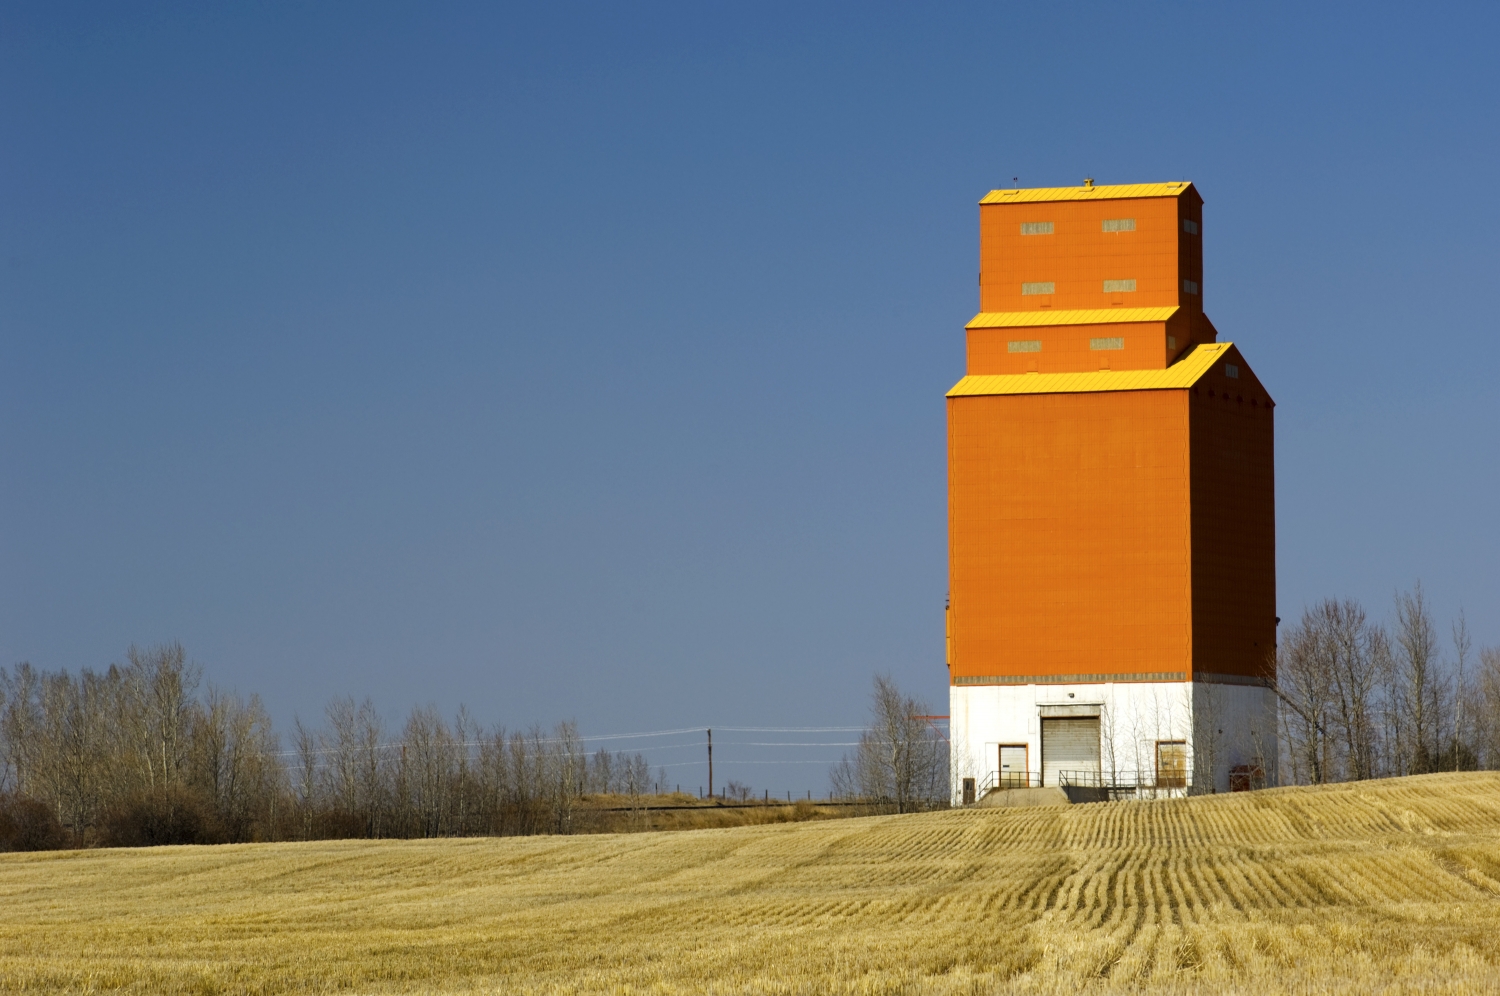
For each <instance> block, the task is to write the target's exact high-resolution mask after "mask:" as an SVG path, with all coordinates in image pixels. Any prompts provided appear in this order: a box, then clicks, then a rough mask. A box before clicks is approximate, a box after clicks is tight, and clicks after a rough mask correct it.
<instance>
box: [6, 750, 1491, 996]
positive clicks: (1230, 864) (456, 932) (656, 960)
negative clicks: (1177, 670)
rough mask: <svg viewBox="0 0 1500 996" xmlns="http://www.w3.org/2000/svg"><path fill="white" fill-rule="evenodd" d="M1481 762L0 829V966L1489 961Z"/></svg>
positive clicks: (1422, 972) (134, 974)
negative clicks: (690, 818)
mask: <svg viewBox="0 0 1500 996" xmlns="http://www.w3.org/2000/svg"><path fill="white" fill-rule="evenodd" d="M1497 966H1500V776H1497V775H1493V774H1465V775H1432V776H1425V777H1421V778H1409V779H1399V780H1391V781H1385V782H1373V783H1365V784H1359V785H1345V786H1335V787H1329V788H1322V789H1279V790H1273V791H1268V792H1259V793H1253V794H1242V795H1233V796H1221V797H1214V798H1202V799H1190V800H1180V801H1173V802H1153V803H1131V804H1127V803H1116V804H1106V805H1093V806H1076V807H1071V808H1070V807H1056V808H1039V809H1009V810H1006V809H992V810H973V811H954V812H945V813H933V814H926V815H918V816H887V817H868V818H860V819H849V820H834V821H825V822H813V823H790V824H779V825H777V824H773V825H765V826H749V827H738V828H734V829H725V830H699V831H679V832H672V833H640V834H623V835H599V836H588V837H530V838H511V839H500V840H493V839H477V840H433V841H400V842H396V841H341V842H326V843H311V844H263V845H245V846H219V847H180V848H158V849H152V850H135V851H85V852H58V853H49V854H30V855H21V854H10V855H0V990H3V991H21V992H43V991H45V992H52V991H91V992H100V991H115V990H126V991H131V992H141V993H147V992H150V993H213V992H249V993H279V992H308V991H314V992H322V991H341V992H372V993H374V992H445V993H469V992H505V993H562V992H611V993H740V992H755V993H808V994H813V993H921V994H928V993H931V994H949V993H988V992H999V993H1009V992H1017V993H1031V992H1037V993H1069V994H1072V993H1079V992H1088V991H1098V992H1137V991H1147V992H1183V993H1186V992H1199V991H1201V992H1243V993H1263V992H1309V993H1311V992H1349V993H1355V992H1361V993H1363V992H1403V991H1421V992H1426V993H1439V992H1441V993H1480V992H1494V991H1500V967H1497Z"/></svg>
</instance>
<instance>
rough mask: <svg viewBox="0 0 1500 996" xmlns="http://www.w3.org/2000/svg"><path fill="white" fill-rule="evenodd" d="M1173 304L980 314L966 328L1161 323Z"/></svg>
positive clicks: (1171, 309) (1169, 316)
mask: <svg viewBox="0 0 1500 996" xmlns="http://www.w3.org/2000/svg"><path fill="white" fill-rule="evenodd" d="M1177 311H1178V307H1177V305H1175V304H1172V305H1167V306H1166V307H1162V308H1080V309H1076V310H1073V311H1067V310H1063V311H1053V310H1051V309H1050V308H1044V309H1038V310H1036V311H981V312H980V313H979V314H977V315H975V316H974V319H973V321H971V322H969V324H968V325H965V326H964V328H966V329H1024V328H1040V327H1041V326H1043V325H1113V324H1118V323H1120V322H1164V321H1166V320H1167V319H1169V318H1171V317H1172V316H1173V315H1175V314H1177Z"/></svg>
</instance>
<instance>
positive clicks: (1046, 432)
mask: <svg viewBox="0 0 1500 996" xmlns="http://www.w3.org/2000/svg"><path fill="white" fill-rule="evenodd" d="M1188 415H1189V404H1188V392H1186V391H1130V392H1108V393H1082V394H1043V395H1004V396H994V397H966V398H950V399H949V400H948V425H949V441H948V467H949V492H948V505H949V508H948V523H949V556H950V572H951V577H950V583H951V592H950V608H949V617H950V627H951V634H952V644H951V655H952V676H953V677H954V678H958V677H961V676H994V675H1066V674H1081V673H1102V672H1114V673H1136V672H1174V671H1181V672H1188V671H1190V670H1191V665H1192V639H1193V629H1192V611H1191V610H1192V600H1191V588H1192V582H1193V577H1192V571H1191V555H1192V547H1191V524H1192V519H1191V515H1190V502H1191V487H1192V481H1191V465H1190V459H1189V451H1190V447H1189V422H1188Z"/></svg>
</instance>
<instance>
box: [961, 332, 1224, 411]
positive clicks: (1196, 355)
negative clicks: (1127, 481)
mask: <svg viewBox="0 0 1500 996" xmlns="http://www.w3.org/2000/svg"><path fill="white" fill-rule="evenodd" d="M1233 345H1234V343H1232V342H1214V343H1207V344H1205V345H1201V346H1197V347H1196V348H1194V349H1193V351H1192V352H1191V353H1189V354H1187V355H1186V356H1184V357H1183V358H1182V359H1180V360H1178V361H1177V362H1176V363H1174V364H1172V365H1171V366H1170V367H1167V368H1166V369H1165V370H1089V371H1084V372H1079V373H1024V374H979V375H977V376H973V377H965V378H964V379H963V380H961V381H959V382H958V383H957V384H955V385H953V390H951V391H949V392H948V397H950V398H971V397H978V396H982V395H994V394H1080V393H1085V392H1089V391H1161V390H1166V389H1170V388H1186V387H1192V386H1193V385H1194V384H1195V383H1197V381H1198V378H1199V377H1202V376H1203V375H1204V374H1206V373H1207V372H1208V371H1209V368H1210V367H1212V366H1213V365H1214V361H1216V360H1218V359H1220V358H1221V357H1222V356H1223V355H1224V354H1225V353H1226V352H1228V351H1229V347H1230V346H1233Z"/></svg>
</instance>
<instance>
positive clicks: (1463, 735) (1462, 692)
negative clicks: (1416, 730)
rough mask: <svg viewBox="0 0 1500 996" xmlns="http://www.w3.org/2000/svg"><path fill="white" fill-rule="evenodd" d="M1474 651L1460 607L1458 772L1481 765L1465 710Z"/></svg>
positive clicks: (1456, 634)
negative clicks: (1470, 663) (1476, 754)
mask: <svg viewBox="0 0 1500 996" xmlns="http://www.w3.org/2000/svg"><path fill="white" fill-rule="evenodd" d="M1473 652H1474V641H1473V640H1472V639H1470V637H1469V622H1468V620H1467V619H1465V618H1464V610H1463V609H1462V608H1460V609H1459V610H1458V619H1457V620H1456V621H1455V622H1454V623H1453V655H1454V664H1455V673H1454V681H1453V685H1454V695H1453V743H1452V746H1451V747H1450V748H1449V753H1451V754H1452V761H1453V770H1454V771H1459V770H1462V769H1463V768H1473V767H1477V759H1476V758H1475V756H1474V750H1473V748H1472V746H1471V744H1472V742H1473V741H1472V739H1471V738H1470V737H1469V730H1468V725H1467V723H1466V721H1465V720H1466V716H1465V712H1464V703H1465V701H1466V700H1467V699H1468V698H1469V687H1468V683H1467V680H1468V663H1469V655H1470V654H1471V653H1473Z"/></svg>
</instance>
